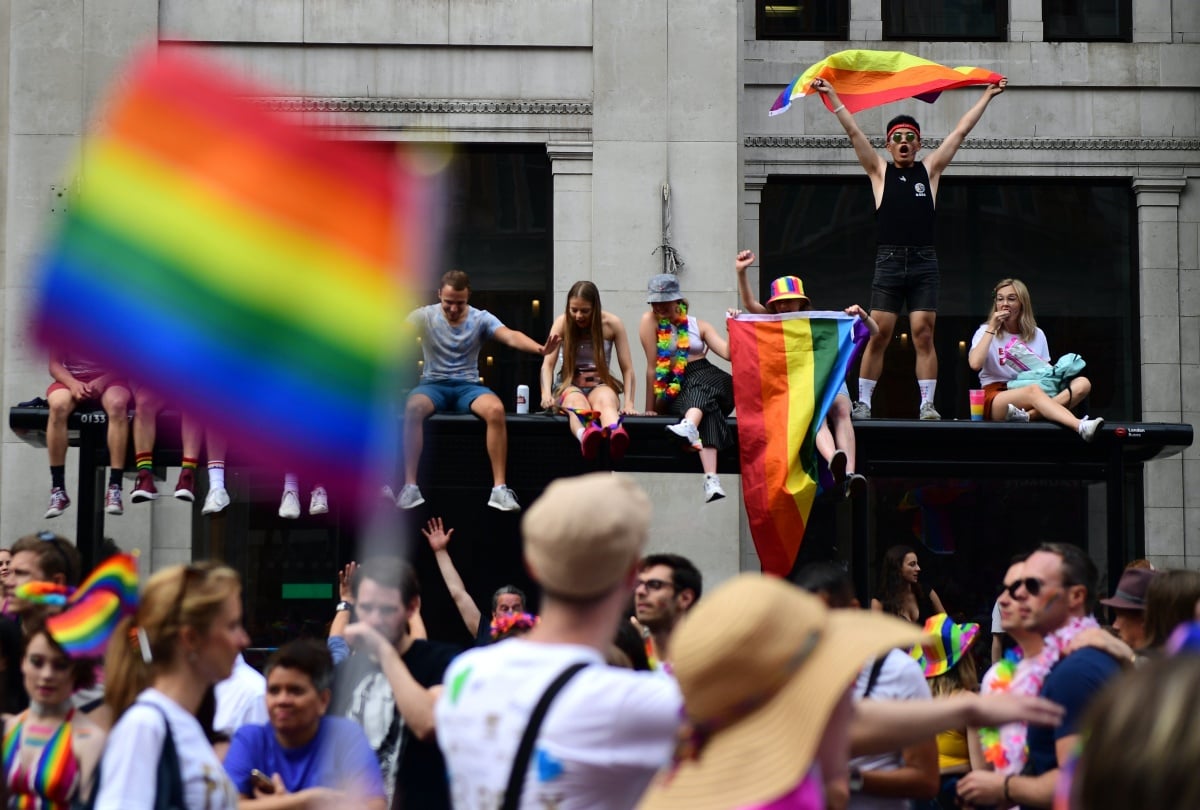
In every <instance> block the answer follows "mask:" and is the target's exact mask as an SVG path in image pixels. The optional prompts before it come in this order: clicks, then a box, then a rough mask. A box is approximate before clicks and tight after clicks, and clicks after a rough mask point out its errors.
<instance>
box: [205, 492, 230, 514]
mask: <svg viewBox="0 0 1200 810" xmlns="http://www.w3.org/2000/svg"><path fill="white" fill-rule="evenodd" d="M226 506H229V493H228V492H227V491H226V490H225V487H217V488H216V489H210V490H209V491H208V494H207V495H205V496H204V508H203V509H201V510H200V514H202V515H215V514H216V513H217V512H220V511H222V510H224V509H225V507H226Z"/></svg>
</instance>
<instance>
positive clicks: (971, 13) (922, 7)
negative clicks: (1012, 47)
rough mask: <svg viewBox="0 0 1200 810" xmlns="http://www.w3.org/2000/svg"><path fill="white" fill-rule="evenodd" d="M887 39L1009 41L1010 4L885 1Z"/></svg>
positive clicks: (995, 1) (963, 0)
mask: <svg viewBox="0 0 1200 810" xmlns="http://www.w3.org/2000/svg"><path fill="white" fill-rule="evenodd" d="M883 38H884V39H924V40H936V39H952V40H977V41H978V40H1001V41H1003V40H1006V39H1008V0H883Z"/></svg>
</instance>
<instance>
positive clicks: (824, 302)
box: [759, 175, 1141, 419]
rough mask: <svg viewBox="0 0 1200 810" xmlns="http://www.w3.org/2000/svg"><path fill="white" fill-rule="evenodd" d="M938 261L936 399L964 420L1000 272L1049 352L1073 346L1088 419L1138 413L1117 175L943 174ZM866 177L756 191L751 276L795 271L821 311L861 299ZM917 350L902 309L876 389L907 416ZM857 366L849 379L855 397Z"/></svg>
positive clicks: (1124, 215)
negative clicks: (975, 341)
mask: <svg viewBox="0 0 1200 810" xmlns="http://www.w3.org/2000/svg"><path fill="white" fill-rule="evenodd" d="M937 207H938V224H937V245H936V247H937V252H938V260H939V264H940V268H941V291H940V301H939V306H938V318H937V329H936V331H935V338H934V340H935V345H936V349H937V353H938V358H939V374H938V380H939V383H940V384H939V385H938V388H937V395H936V405H937V408H938V410H939V411H940V412H941V414H942V417H943V418H947V419H949V418H958V419H967V418H969V408H968V402H967V391H968V389H970V388H975V387H977V386H978V378H977V376H976V375H975V374H974V373H973V372H972V371H971V370H970V368H969V367H968V366H967V350H968V348H969V345H970V341H971V337H972V335H974V333H975V329H976V328H977V327H978V326H979V324H980V323H982V322H983V320H984V318H985V316H986V315H987V312H988V309H989V307H990V301H991V292H992V287H993V286H994V285H995V283H996V282H997V281H999V280H1000V279H1002V278H1006V277H1016V278H1020V279H1022V280H1023V281H1024V282H1025V283H1026V284H1027V285H1028V286H1029V289H1030V293H1031V296H1032V298H1033V308H1034V312H1035V314H1036V316H1037V322H1038V326H1040V327H1041V328H1042V329H1043V330H1044V331H1045V333H1046V337H1047V340H1048V341H1049V344H1050V349H1051V352H1052V353H1054V354H1055V356H1056V357H1057V356H1058V355H1061V354H1063V353H1065V352H1078V353H1079V354H1080V355H1082V356H1083V358H1084V360H1085V361H1086V362H1087V370H1086V371H1085V372H1084V373H1085V374H1086V375H1087V376H1088V378H1089V379H1090V380H1091V381H1092V385H1093V389H1092V394H1091V398H1090V402H1088V403H1087V408H1088V410H1089V412H1090V413H1091V415H1092V416H1097V415H1099V416H1104V417H1106V418H1110V419H1111V418H1118V419H1138V418H1140V416H1141V410H1140V409H1141V403H1140V399H1139V397H1138V396H1137V392H1138V391H1139V373H1138V363H1139V356H1138V345H1139V337H1138V329H1137V323H1138V320H1137V313H1138V303H1137V284H1136V278H1137V259H1136V254H1137V249H1136V244H1135V236H1134V233H1135V232H1134V215H1135V208H1134V198H1133V192H1132V190H1131V189H1130V187H1129V183H1128V181H1123V180H1078V181H1057V180H1014V181H1011V182H1010V181H1004V180H996V179H978V178H967V179H964V178H956V177H954V176H953V175H946V176H943V178H942V182H941V185H940V187H939V189H938V199H937ZM873 209H874V206H873V201H872V198H871V186H870V183H869V182H868V181H867V179H866V178H865V177H863V178H861V179H859V178H842V179H834V178H829V177H820V178H817V177H814V178H771V179H770V181H769V182H768V183H767V185H766V187H765V188H764V189H763V197H762V212H761V217H762V218H761V226H760V228H761V234H760V239H761V242H760V244H761V246H762V252H761V256H760V260H761V262H762V272H761V274H760V277H759V284H760V292H759V295H760V296H763V297H762V298H761V300H765V295H766V287H767V285H768V284H769V283H770V281H771V279H773V278H775V277H776V276H781V275H787V274H796V275H799V276H800V277H801V278H802V279H803V280H804V285H805V289H806V290H807V292H808V295H809V296H810V297H811V298H812V299H813V305H814V306H815V307H816V308H818V309H821V308H842V307H847V306H849V305H851V304H856V303H857V304H861V305H862V306H863V307H867V306H869V304H870V295H871V274H872V271H871V267H872V261H873V258H874V243H875V216H874V210H873ZM914 360H915V353H914V350H913V348H912V343H911V341H910V340H909V338H908V320H907V317H906V316H904V315H901V317H900V318H899V320H898V322H897V325H896V331H895V337H894V339H893V341H892V343H891V345H890V346H889V348H888V350H887V355H886V357H885V361H884V373H883V377H882V378H881V379H880V382H879V388H877V389H876V392H875V397H874V402H873V405H874V408H873V410H874V412H875V414H876V415H878V416H881V417H885V418H887V417H892V418H904V417H915V416H916V408H917V401H918V397H917V391H916V380H915V377H914V372H913V364H914ZM857 379H858V370H857V369H856V368H855V369H851V372H850V375H849V385H850V389H851V393H852V394H853V393H855V392H856V386H857Z"/></svg>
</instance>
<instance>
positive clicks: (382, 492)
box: [379, 484, 396, 501]
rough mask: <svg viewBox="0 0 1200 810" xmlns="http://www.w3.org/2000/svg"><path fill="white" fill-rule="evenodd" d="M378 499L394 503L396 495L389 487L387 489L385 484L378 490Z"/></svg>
mask: <svg viewBox="0 0 1200 810" xmlns="http://www.w3.org/2000/svg"><path fill="white" fill-rule="evenodd" d="M379 497H380V498H382V499H383V500H385V501H394V500H396V493H395V492H392V488H391V487H389V486H388V485H387V484H384V485H383V486H382V487H380V488H379Z"/></svg>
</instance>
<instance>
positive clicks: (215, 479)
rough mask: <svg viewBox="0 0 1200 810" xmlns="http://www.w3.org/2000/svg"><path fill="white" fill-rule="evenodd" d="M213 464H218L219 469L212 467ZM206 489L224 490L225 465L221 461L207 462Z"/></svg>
mask: <svg viewBox="0 0 1200 810" xmlns="http://www.w3.org/2000/svg"><path fill="white" fill-rule="evenodd" d="M214 464H220V465H221V466H220V467H214V466H213V465H214ZM208 488H209V489H225V463H224V462H222V461H210V462H208Z"/></svg>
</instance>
